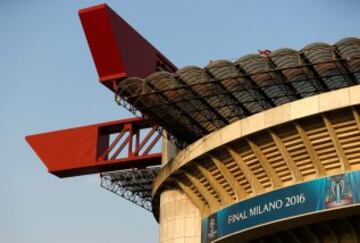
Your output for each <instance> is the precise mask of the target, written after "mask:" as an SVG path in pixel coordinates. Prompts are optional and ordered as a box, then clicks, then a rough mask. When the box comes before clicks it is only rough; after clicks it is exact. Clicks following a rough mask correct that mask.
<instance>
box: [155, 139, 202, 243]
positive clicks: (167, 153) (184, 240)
mask: <svg viewBox="0 0 360 243" xmlns="http://www.w3.org/2000/svg"><path fill="white" fill-rule="evenodd" d="M164 137H165V136H164ZM162 153H163V154H162V165H163V166H164V165H165V164H166V163H167V162H168V161H169V160H171V159H172V158H173V157H174V156H175V155H176V153H177V149H176V147H175V145H173V144H172V143H171V142H170V141H168V140H167V139H166V138H163V144H162ZM159 226H160V232H159V242H160V243H200V241H201V238H200V234H201V215H200V212H199V210H198V208H196V207H195V205H194V204H193V203H192V202H191V201H190V199H189V198H188V197H187V196H186V195H185V194H184V193H183V192H182V191H180V190H178V189H175V188H174V189H167V190H165V191H163V192H162V193H161V195H160V222H159Z"/></svg>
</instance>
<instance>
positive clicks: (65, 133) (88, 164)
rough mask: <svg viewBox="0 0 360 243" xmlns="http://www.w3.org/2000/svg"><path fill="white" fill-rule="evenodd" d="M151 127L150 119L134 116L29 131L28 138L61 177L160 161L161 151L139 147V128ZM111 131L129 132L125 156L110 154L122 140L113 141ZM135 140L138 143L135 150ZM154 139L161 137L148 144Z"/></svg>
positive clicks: (141, 165)
mask: <svg viewBox="0 0 360 243" xmlns="http://www.w3.org/2000/svg"><path fill="white" fill-rule="evenodd" d="M151 127H153V124H152V123H150V122H149V121H148V120H143V119H141V118H131V119H125V120H117V121H112V122H105V123H99V124H94V125H88V126H82V127H76V128H69V129H64V130H59V131H52V132H47V133H42V134H35V135H30V136H27V137H26V141H27V142H28V143H29V144H30V146H31V147H32V148H33V150H34V151H35V152H36V153H37V155H38V156H39V157H40V159H41V160H42V161H43V163H44V164H45V165H46V167H47V168H48V171H49V172H50V173H52V174H54V175H56V176H58V177H70V176H78V175H86V174H93V173H100V172H105V171H112V170H122V169H129V168H144V167H148V166H153V165H159V164H161V153H148V151H147V149H146V148H144V149H145V151H144V152H140V149H141V148H140V149H139V148H138V147H139V144H143V143H142V141H139V139H140V136H139V133H140V130H142V129H146V128H151ZM151 131H152V130H151ZM111 134H119V135H118V136H120V135H121V134H123V135H124V134H127V143H126V144H125V146H124V147H127V148H128V151H127V153H126V157H125V158H112V157H111V156H109V155H110V154H109V153H110V152H111V151H112V150H113V149H119V148H118V147H116V145H117V144H116V142H120V139H118V141H115V140H116V139H115V140H114V141H113V142H112V144H110V135H111ZM146 137H148V136H146ZM133 140H134V142H135V144H136V146H135V150H134V151H133V145H132V144H133ZM155 140H156V141H158V140H159V137H155V138H154V140H152V141H151V140H150V141H151V142H150V145H149V146H148V147H150V146H152V144H153V143H154V142H156V141H155ZM111 145H112V146H111ZM124 147H123V148H124ZM120 152H121V151H119V153H120ZM115 157H116V156H115Z"/></svg>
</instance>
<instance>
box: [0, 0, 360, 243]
mask: <svg viewBox="0 0 360 243" xmlns="http://www.w3.org/2000/svg"><path fill="white" fill-rule="evenodd" d="M97 3H101V2H100V1H95V0H92V1H91V0H77V1H70V0H58V1H55V0H51V1H40V0H0V151H1V160H0V164H1V170H0V242H4V243H7V242H9V243H23V242H24V243H25V242H26V243H49V242H51V243H64V242H66V243H82V242H83V243H85V242H86V243H102V242H104V243H105V242H106V243H115V242H116V243H119V242H131V243H140V242H141V243H143V242H146V243H147V242H157V240H158V228H157V223H156V221H155V220H154V218H153V216H152V215H151V213H149V212H147V211H145V210H143V209H142V208H140V207H137V206H135V205H133V204H131V203H129V202H127V201H125V200H123V199H121V198H120V197H117V196H116V195H114V194H112V193H110V192H108V191H106V190H104V189H102V188H100V187H99V179H98V176H95V175H94V176H85V177H77V178H69V179H58V178H57V177H55V176H53V175H50V174H48V173H47V172H46V169H45V167H44V166H43V164H42V163H41V162H40V160H39V159H38V158H37V156H36V155H35V154H34V153H33V151H32V150H31V149H30V147H29V146H28V145H27V144H26V142H25V140H24V136H25V135H28V134H33V133H39V132H43V131H49V130H55V129H61V128H66V127H73V126H79V125H84V124H91V123H96V122H101V121H106V120H111V119H119V118H125V117H128V116H130V114H129V113H128V112H126V111H124V110H123V109H122V108H120V107H118V106H117V105H116V104H115V102H114V97H113V95H112V93H111V92H110V91H108V90H107V89H105V88H104V87H102V86H101V85H100V84H99V83H98V82H97V74H96V71H95V67H94V65H93V62H92V59H91V56H90V52H89V49H88V46H87V43H86V41H85V38H84V35H83V32H82V28H81V26H80V22H79V19H78V16H77V11H78V9H80V8H84V7H88V6H91V5H95V4H97ZM107 3H108V4H109V5H110V6H111V7H112V8H113V9H114V10H115V11H117V12H118V13H119V14H120V15H121V16H123V18H125V19H126V20H127V21H128V22H129V23H131V25H133V26H134V28H135V29H137V30H138V31H139V32H140V33H142V34H143V35H144V36H145V37H146V38H147V39H148V40H149V41H150V42H151V43H153V44H154V46H156V47H157V48H158V49H159V50H160V51H161V52H162V53H163V54H165V55H166V56H167V57H168V58H169V59H170V60H172V61H173V63H174V64H176V65H177V66H179V67H182V66H185V65H193V64H195V65H199V66H204V65H206V64H207V63H208V62H209V60H216V59H235V58H237V57H240V56H242V55H245V54H249V53H253V52H256V51H257V50H258V49H270V50H274V49H277V48H281V47H290V48H295V49H299V48H302V47H304V46H305V45H307V44H309V43H311V42H316V41H325V42H329V43H334V42H336V41H338V40H340V39H341V38H344V37H348V36H356V37H360V28H359V26H360V14H359V13H360V11H359V10H360V1H358V0H343V1H338V0H327V1H325V0H318V1H315V0H312V1H310V0H303V1H289V0H273V1H268V0H264V1H259V0H242V1H235V0H233V1H230V0H228V1H226V0H224V1H211V0H207V1H205V0H199V1H191V0H181V1H169V0H167V1H165V0H159V1H145V0H143V1H140V0H131V1H130V0H113V1H108V2H107Z"/></svg>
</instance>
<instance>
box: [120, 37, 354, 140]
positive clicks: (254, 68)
mask: <svg viewBox="0 0 360 243" xmlns="http://www.w3.org/2000/svg"><path fill="white" fill-rule="evenodd" d="M358 83H360V40H359V39H358V38H346V39H343V40H341V41H339V42H337V43H336V44H335V45H329V44H326V43H314V44H310V45H308V46H306V47H304V48H303V49H302V50H301V51H295V50H292V49H279V50H276V51H274V52H273V53H271V54H270V55H269V56H261V55H257V54H251V55H247V56H244V57H241V58H239V59H238V60H237V61H235V62H230V61H224V60H220V61H213V62H210V63H209V65H207V66H206V67H205V68H199V67H194V66H189V67H184V68H181V69H179V70H178V71H176V72H175V73H170V72H165V71H160V72H156V73H154V74H152V75H150V76H148V77H147V78H145V79H140V78H134V77H130V78H127V79H124V80H121V81H119V82H117V86H116V87H117V88H116V90H117V91H116V97H118V98H117V101H118V103H119V104H121V105H123V106H124V107H125V108H126V109H128V110H129V111H131V112H133V113H136V112H138V111H140V112H141V113H143V114H145V115H146V116H149V117H150V118H152V119H153V120H155V121H156V122H157V123H158V124H160V125H162V126H163V127H164V128H165V129H166V130H167V131H168V133H170V134H171V135H173V137H174V138H175V140H176V142H177V145H178V146H179V147H184V146H186V145H187V144H189V143H192V142H194V141H196V140H197V139H199V138H201V137H202V136H204V135H206V134H209V133H211V132H213V131H215V130H217V129H219V128H222V127H224V126H226V125H228V124H230V123H232V122H234V121H236V120H239V119H241V118H244V117H247V116H250V115H252V114H255V113H258V112H261V111H264V110H267V109H269V108H272V107H275V106H278V105H281V104H284V103H287V102H291V101H294V100H297V99H301V98H305V97H308V96H312V95H315V94H319V93H323V92H327V91H330V90H335V89H339V88H343V87H347V86H351V85H355V84H358ZM121 98H122V99H121ZM137 114H139V113H137Z"/></svg>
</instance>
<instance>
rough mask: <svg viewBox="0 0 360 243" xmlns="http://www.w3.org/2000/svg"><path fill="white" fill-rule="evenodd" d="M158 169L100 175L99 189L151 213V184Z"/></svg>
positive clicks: (150, 168)
mask: <svg viewBox="0 0 360 243" xmlns="http://www.w3.org/2000/svg"><path fill="white" fill-rule="evenodd" d="M159 171H160V167H149V168H144V169H132V170H122V171H114V172H107V173H102V174H100V179H101V184H100V185H101V187H102V188H104V189H106V190H108V191H110V192H113V193H115V194H117V195H119V196H120V197H122V198H125V199H126V200H128V201H130V202H132V203H135V204H136V205H138V206H140V207H142V208H144V209H146V210H148V211H150V212H151V211H152V205H151V198H152V195H151V192H152V182H153V180H154V178H155V177H156V176H157V175H158V173H159Z"/></svg>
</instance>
